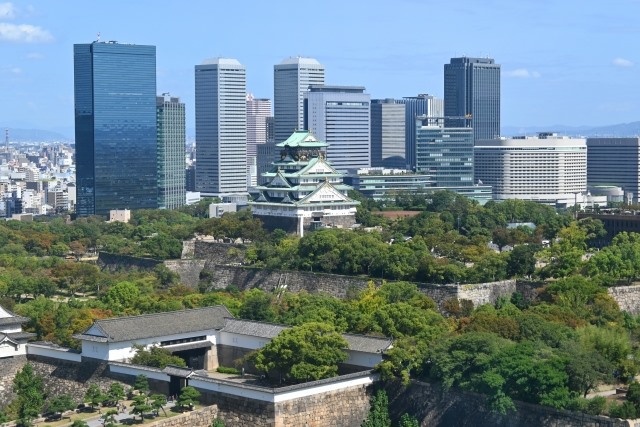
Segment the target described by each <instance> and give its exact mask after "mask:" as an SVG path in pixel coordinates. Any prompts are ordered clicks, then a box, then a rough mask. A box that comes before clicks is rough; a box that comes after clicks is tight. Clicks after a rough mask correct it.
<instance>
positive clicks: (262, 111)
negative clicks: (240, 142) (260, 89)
mask: <svg viewBox="0 0 640 427" xmlns="http://www.w3.org/2000/svg"><path fill="white" fill-rule="evenodd" d="M269 117H272V113H271V100H270V99H266V98H254V97H253V95H252V94H250V93H249V94H247V185H249V186H253V187H255V186H256V185H257V181H258V176H257V161H256V157H257V152H258V145H261V144H266V142H267V122H268V118H269Z"/></svg>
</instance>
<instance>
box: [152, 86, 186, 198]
mask: <svg viewBox="0 0 640 427" xmlns="http://www.w3.org/2000/svg"><path fill="white" fill-rule="evenodd" d="M156 109H157V114H158V207H160V208H161V209H176V208H179V207H180V206H183V205H184V204H185V201H186V195H185V193H186V190H185V185H186V179H185V142H186V128H185V110H184V103H182V102H180V98H176V97H172V96H170V95H169V94H163V95H162V96H158V97H157V98H156Z"/></svg>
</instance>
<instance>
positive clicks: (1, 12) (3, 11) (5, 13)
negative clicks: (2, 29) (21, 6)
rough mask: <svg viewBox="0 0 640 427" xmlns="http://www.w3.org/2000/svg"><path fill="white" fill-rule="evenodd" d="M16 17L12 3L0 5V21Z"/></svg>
mask: <svg viewBox="0 0 640 427" xmlns="http://www.w3.org/2000/svg"><path fill="white" fill-rule="evenodd" d="M15 17H16V8H15V7H14V6H13V4H12V3H0V19H13V18H15Z"/></svg>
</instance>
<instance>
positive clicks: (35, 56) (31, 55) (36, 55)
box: [26, 52, 44, 59]
mask: <svg viewBox="0 0 640 427" xmlns="http://www.w3.org/2000/svg"><path fill="white" fill-rule="evenodd" d="M26 58H27V59H44V55H43V54H41V53H40V52H31V53H27V55H26Z"/></svg>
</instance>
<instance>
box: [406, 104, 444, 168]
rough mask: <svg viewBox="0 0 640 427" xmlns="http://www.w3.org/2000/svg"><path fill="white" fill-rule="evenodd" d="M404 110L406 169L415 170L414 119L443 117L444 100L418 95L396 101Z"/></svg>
mask: <svg viewBox="0 0 640 427" xmlns="http://www.w3.org/2000/svg"><path fill="white" fill-rule="evenodd" d="M396 103H398V104H403V105H404V108H405V121H404V126H405V155H406V160H407V167H408V168H409V169H411V170H415V168H416V123H417V122H416V119H417V118H418V117H420V116H426V117H444V100H443V99H442V98H436V97H435V96H433V95H428V94H420V95H418V96H406V97H404V98H402V99H397V100H396Z"/></svg>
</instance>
